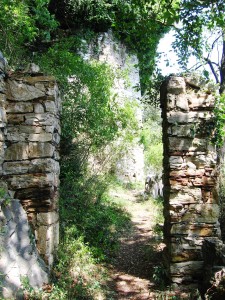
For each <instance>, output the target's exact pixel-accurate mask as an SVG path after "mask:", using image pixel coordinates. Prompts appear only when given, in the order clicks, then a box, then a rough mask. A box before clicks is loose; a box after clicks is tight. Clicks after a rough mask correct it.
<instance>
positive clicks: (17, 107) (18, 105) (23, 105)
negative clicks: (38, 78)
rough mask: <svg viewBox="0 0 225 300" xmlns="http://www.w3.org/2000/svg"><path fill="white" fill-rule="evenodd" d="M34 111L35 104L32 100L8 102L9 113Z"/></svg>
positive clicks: (7, 110) (7, 109)
mask: <svg viewBox="0 0 225 300" xmlns="http://www.w3.org/2000/svg"><path fill="white" fill-rule="evenodd" d="M33 111H34V107H33V104H32V103H30V102H9V101H8V102H7V105H6V112H7V113H16V114H19V113H31V112H33Z"/></svg>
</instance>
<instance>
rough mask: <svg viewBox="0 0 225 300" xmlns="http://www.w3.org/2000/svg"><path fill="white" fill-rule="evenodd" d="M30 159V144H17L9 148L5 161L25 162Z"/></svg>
mask: <svg viewBox="0 0 225 300" xmlns="http://www.w3.org/2000/svg"><path fill="white" fill-rule="evenodd" d="M23 159H28V144H27V143H15V144H11V145H10V146H8V148H7V149H6V150H5V160H6V161H8V160H13V161H15V160H23Z"/></svg>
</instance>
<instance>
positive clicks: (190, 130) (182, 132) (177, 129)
mask: <svg viewBox="0 0 225 300" xmlns="http://www.w3.org/2000/svg"><path fill="white" fill-rule="evenodd" d="M168 134H169V135H173V136H177V137H188V138H194V136H195V124H186V125H172V126H170V127H169V128H168Z"/></svg>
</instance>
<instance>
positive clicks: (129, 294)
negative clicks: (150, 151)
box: [110, 191, 163, 300]
mask: <svg viewBox="0 0 225 300" xmlns="http://www.w3.org/2000/svg"><path fill="white" fill-rule="evenodd" d="M113 196H114V197H118V198H119V197H120V198H121V197H122V198H123V201H125V205H126V210H127V211H128V213H130V215H131V223H132V228H133V229H132V231H131V232H129V233H126V234H125V235H124V236H123V237H122V238H121V239H120V248H119V251H118V253H117V256H116V257H115V260H114V263H113V266H112V269H111V272H110V273H111V284H110V285H111V286H112V288H113V290H114V292H115V298H114V299H117V300H125V299H132V300H149V299H158V298H156V296H155V293H154V292H151V290H154V283H153V281H152V280H151V279H150V278H152V275H153V272H154V267H155V266H156V265H157V263H158V260H159V252H160V251H161V250H162V248H163V244H162V243H160V241H156V239H157V238H156V236H155V235H154V234H153V222H152V221H153V219H154V218H153V214H154V213H155V212H154V211H151V207H149V208H148V207H146V205H143V201H142V202H140V200H139V198H140V197H139V196H138V194H137V193H136V192H135V191H129V192H128V193H126V194H125V195H121V194H119V193H118V194H117V193H115V192H114V194H113ZM160 248H161V249H160Z"/></svg>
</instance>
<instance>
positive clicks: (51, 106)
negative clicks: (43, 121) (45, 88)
mask: <svg viewBox="0 0 225 300" xmlns="http://www.w3.org/2000/svg"><path fill="white" fill-rule="evenodd" d="M44 105H45V109H46V112H49V113H51V114H57V113H58V109H57V107H56V104H55V102H54V101H45V103H44Z"/></svg>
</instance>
